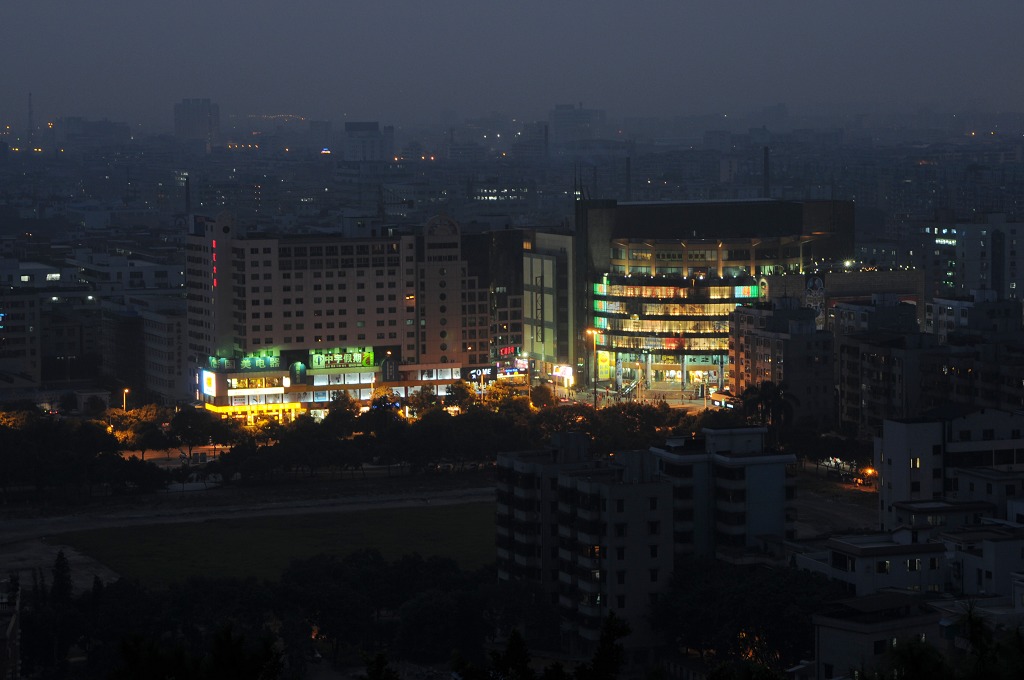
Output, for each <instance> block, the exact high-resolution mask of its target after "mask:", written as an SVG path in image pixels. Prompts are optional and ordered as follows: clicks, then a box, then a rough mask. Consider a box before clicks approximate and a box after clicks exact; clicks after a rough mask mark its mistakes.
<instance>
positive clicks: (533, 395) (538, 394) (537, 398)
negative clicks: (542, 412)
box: [530, 385, 558, 408]
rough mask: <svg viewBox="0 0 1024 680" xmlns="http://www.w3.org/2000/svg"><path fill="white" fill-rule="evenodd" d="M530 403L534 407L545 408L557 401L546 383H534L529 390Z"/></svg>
mask: <svg viewBox="0 0 1024 680" xmlns="http://www.w3.org/2000/svg"><path fill="white" fill-rule="evenodd" d="M530 403H532V404H533V407H534V408H547V407H549V406H554V405H555V404H557V403H558V400H557V399H555V393H554V392H552V391H551V388H550V387H548V386H547V385H535V386H534V387H533V389H531V390H530Z"/></svg>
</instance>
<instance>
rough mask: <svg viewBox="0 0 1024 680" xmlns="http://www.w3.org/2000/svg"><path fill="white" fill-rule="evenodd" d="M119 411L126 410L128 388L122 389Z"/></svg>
mask: <svg viewBox="0 0 1024 680" xmlns="http://www.w3.org/2000/svg"><path fill="white" fill-rule="evenodd" d="M121 410H122V411H127V410H128V388H127V387H126V388H124V393H123V394H122V395H121Z"/></svg>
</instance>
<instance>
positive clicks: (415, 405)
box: [405, 385, 442, 417]
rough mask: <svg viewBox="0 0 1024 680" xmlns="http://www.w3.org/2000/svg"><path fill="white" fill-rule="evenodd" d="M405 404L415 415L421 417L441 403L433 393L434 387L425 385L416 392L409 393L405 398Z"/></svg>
mask: <svg viewBox="0 0 1024 680" xmlns="http://www.w3.org/2000/svg"><path fill="white" fill-rule="evenodd" d="M405 405H406V406H407V407H408V408H409V410H410V411H412V412H413V413H415V414H416V415H417V416H421V417H422V416H423V415H424V414H426V413H428V412H431V411H436V410H437V409H439V408H441V405H442V404H441V400H440V399H439V398H438V397H437V395H436V394H434V388H433V387H430V386H429V385H425V386H424V387H422V388H421V389H420V390H419V391H418V392H414V393H413V394H410V395H409V396H408V397H407V398H406V400H405Z"/></svg>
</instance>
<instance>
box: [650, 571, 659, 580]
mask: <svg viewBox="0 0 1024 680" xmlns="http://www.w3.org/2000/svg"><path fill="white" fill-rule="evenodd" d="M657 582H658V570H657V569H651V583H657Z"/></svg>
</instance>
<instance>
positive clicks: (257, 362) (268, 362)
mask: <svg viewBox="0 0 1024 680" xmlns="http://www.w3.org/2000/svg"><path fill="white" fill-rule="evenodd" d="M238 367H239V368H240V369H242V370H243V371H259V370H262V369H267V368H281V357H275V356H267V357H261V356H247V357H242V359H241V360H240V361H239V366H238Z"/></svg>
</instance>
